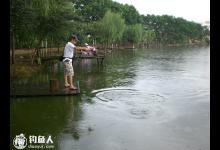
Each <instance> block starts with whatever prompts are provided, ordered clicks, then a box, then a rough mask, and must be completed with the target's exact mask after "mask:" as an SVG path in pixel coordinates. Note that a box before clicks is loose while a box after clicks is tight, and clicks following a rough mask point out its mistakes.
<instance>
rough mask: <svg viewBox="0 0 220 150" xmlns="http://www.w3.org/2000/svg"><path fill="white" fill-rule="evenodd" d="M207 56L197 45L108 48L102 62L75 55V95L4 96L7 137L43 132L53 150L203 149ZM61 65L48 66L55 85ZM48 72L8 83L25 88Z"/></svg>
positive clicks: (38, 84)
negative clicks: (7, 100)
mask: <svg viewBox="0 0 220 150" xmlns="http://www.w3.org/2000/svg"><path fill="white" fill-rule="evenodd" d="M209 56H210V50H209V47H207V48H206V47H201V48H179V49H147V50H144V49H135V50H115V51H114V52H113V53H111V54H110V55H108V56H107V58H106V59H105V60H104V65H103V66H97V64H96V60H82V61H79V60H76V61H75V62H74V70H75V77H76V78H75V80H79V81H80V86H81V95H80V96H67V97H40V98H19V99H11V137H14V136H15V135H16V134H20V133H25V134H27V135H28V134H37V135H38V134H46V135H48V134H51V135H53V137H54V138H55V144H56V149H60V150H70V149H74V150H75V149H83V150H103V149H105V150H112V149H115V150H121V149H127V150H128V149H132V150H134V149H135V150H145V149H169V150H176V149H178V150H182V149H183V150H185V149H187V150H195V149H210V148H209V145H210V142H209V136H210V133H209V129H210V126H209V119H210V116H209V115H210V111H209V106H210V98H209V96H210V94H209V93H210V87H209V84H210V68H209V66H210V60H209ZM62 70H63V68H62V63H57V64H55V66H54V71H55V77H56V78H57V79H59V81H60V87H63V72H62ZM51 77H52V72H51V68H50V67H49V68H46V70H44V71H42V72H41V73H39V74H36V75H34V76H33V77H32V78H30V79H22V80H18V81H16V82H15V83H14V85H16V88H18V87H21V86H22V87H26V88H27V91H28V92H31V91H33V90H34V87H44V86H48V81H49V79H50V78H51ZM20 90H23V89H21V88H20ZM12 139H13V138H12Z"/></svg>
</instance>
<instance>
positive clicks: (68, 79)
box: [63, 35, 90, 90]
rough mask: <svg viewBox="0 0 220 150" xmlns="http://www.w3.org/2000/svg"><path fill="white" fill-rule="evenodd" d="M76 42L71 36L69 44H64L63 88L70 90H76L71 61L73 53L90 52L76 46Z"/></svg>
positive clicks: (87, 49) (74, 36) (73, 36)
mask: <svg viewBox="0 0 220 150" xmlns="http://www.w3.org/2000/svg"><path fill="white" fill-rule="evenodd" d="M78 41H79V40H78V38H77V36H76V35H71V36H70V38H69V42H68V43H67V44H66V46H65V48H64V54H63V65H64V87H65V88H69V89H70V90H75V89H77V88H76V87H75V86H74V85H73V76H74V70H73V65H72V59H73V56H74V53H75V52H77V51H81V50H84V51H90V49H89V48H86V47H78V46H76V43H77V42H78ZM75 50H76V51H75Z"/></svg>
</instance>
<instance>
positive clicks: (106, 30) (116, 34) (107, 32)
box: [99, 11, 125, 46]
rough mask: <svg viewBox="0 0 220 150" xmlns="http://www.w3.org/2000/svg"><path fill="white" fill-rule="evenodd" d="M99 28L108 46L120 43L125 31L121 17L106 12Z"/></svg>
mask: <svg viewBox="0 0 220 150" xmlns="http://www.w3.org/2000/svg"><path fill="white" fill-rule="evenodd" d="M99 26H100V33H101V35H102V38H103V40H104V42H106V43H107V45H108V46H109V44H113V43H115V42H116V41H121V39H122V36H123V33H124V30H125V21H124V19H123V18H122V17H121V15H119V14H116V13H113V12H111V11H107V12H106V14H105V16H104V17H103V19H102V20H101V22H100V25H99Z"/></svg>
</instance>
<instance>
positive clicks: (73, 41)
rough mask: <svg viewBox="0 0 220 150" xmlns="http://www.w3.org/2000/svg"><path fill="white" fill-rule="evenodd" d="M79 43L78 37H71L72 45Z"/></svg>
mask: <svg viewBox="0 0 220 150" xmlns="http://www.w3.org/2000/svg"><path fill="white" fill-rule="evenodd" d="M78 41H79V40H78V38H77V36H76V35H71V36H70V37H69V42H71V43H73V44H76V43H77V42H78Z"/></svg>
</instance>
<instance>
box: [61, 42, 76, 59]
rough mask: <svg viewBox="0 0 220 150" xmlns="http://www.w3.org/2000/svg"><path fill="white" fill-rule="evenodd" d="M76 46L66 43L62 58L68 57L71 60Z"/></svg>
mask: <svg viewBox="0 0 220 150" xmlns="http://www.w3.org/2000/svg"><path fill="white" fill-rule="evenodd" d="M75 47H76V46H75V45H74V44H73V43H71V42H68V43H67V44H66V46H65V48H64V55H63V57H69V58H73V55H74V48H75Z"/></svg>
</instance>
